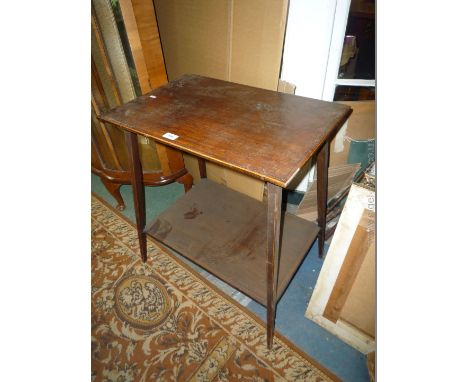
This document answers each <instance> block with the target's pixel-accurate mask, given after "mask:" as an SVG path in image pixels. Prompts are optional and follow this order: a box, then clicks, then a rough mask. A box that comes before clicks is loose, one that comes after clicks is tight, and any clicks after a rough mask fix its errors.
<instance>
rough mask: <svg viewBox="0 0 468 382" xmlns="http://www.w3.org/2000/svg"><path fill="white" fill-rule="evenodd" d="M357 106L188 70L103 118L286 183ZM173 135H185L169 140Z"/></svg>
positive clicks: (209, 157)
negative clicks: (237, 82) (265, 88)
mask: <svg viewBox="0 0 468 382" xmlns="http://www.w3.org/2000/svg"><path fill="white" fill-rule="evenodd" d="M351 111H352V110H351V108H350V107H348V106H345V105H340V104H337V103H332V102H325V101H319V100H314V99H311V98H304V97H298V96H294V95H290V94H283V93H278V92H274V91H269V90H264V89H259V88H253V87H250V86H245V85H239V84H235V83H231V82H226V81H221V80H216V79H211V78H207V77H202V76H196V75H185V76H183V77H181V78H180V79H178V80H176V81H174V82H170V83H168V84H167V85H164V86H162V87H160V88H158V89H156V90H153V91H151V92H150V93H148V94H146V95H143V96H141V97H138V98H136V99H135V100H133V101H131V102H128V103H127V104H125V105H123V106H119V107H117V108H115V109H113V110H111V111H109V112H107V113H105V114H103V115H101V117H100V118H101V119H102V120H104V121H106V122H110V123H113V124H115V125H117V126H120V127H123V128H124V129H127V130H129V131H132V132H135V133H137V134H141V135H144V136H147V137H149V138H153V139H154V140H155V141H157V142H160V143H163V144H166V145H168V146H171V147H175V148H177V149H180V150H182V151H184V152H187V153H191V154H194V155H195V156H198V157H202V158H205V159H207V160H208V161H212V162H214V163H217V164H220V165H222V166H225V167H228V168H232V169H234V170H237V171H239V172H242V173H245V174H247V175H250V176H252V177H255V178H258V179H261V180H264V181H268V182H271V183H273V184H276V185H278V186H281V187H285V186H286V185H287V184H288V183H289V182H290V181H291V180H292V179H293V178H294V176H295V175H296V174H297V172H298V171H299V169H300V168H301V167H302V166H303V165H304V164H305V163H306V162H307V160H308V159H310V158H311V157H312V156H313V155H314V154H316V153H317V151H318V150H319V149H320V147H321V146H322V144H323V143H324V142H325V141H326V140H329V139H332V138H333V136H334V135H335V134H336V132H337V131H338V130H339V128H340V127H341V126H342V125H343V123H344V122H345V120H346V119H347V118H348V116H349V115H350V114H351ZM166 133H171V134H175V135H177V138H176V139H175V140H171V139H168V138H165V137H164V136H163V135H164V134H166Z"/></svg>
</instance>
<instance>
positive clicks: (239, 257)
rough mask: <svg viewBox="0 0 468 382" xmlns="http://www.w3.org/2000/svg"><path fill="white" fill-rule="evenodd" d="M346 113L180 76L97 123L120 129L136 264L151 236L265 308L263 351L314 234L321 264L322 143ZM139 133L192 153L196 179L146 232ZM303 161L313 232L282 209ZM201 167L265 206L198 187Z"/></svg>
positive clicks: (204, 184) (203, 184)
mask: <svg viewBox="0 0 468 382" xmlns="http://www.w3.org/2000/svg"><path fill="white" fill-rule="evenodd" d="M351 111H352V110H351V108H349V107H348V106H345V105H341V104H336V103H331V102H324V101H318V100H314V99H310V98H303V97H298V96H294V95H289V94H283V93H277V92H274V91H269V90H263V89H258V88H253V87H250V86H244V85H239V84H234V83H231V82H225V81H220V80H215V79H211V78H206V77H201V76H195V75H186V76H183V77H181V78H180V79H179V80H177V81H174V82H170V83H168V84H166V85H165V86H163V87H160V88H158V89H156V90H153V91H151V92H149V93H147V94H145V95H143V96H141V97H138V98H136V99H135V100H133V101H131V102H128V103H127V104H125V105H122V106H119V107H117V108H115V109H113V110H110V111H109V112H107V113H105V114H103V115H101V117H100V118H101V119H102V120H103V121H106V122H109V123H113V124H115V125H116V126H119V127H121V128H123V129H124V130H125V134H126V139H127V146H128V150H129V157H130V167H131V171H132V187H133V198H134V204H135V215H136V226H137V231H138V239H139V243H140V251H141V257H142V260H143V261H146V235H150V236H151V237H153V238H155V239H156V240H158V241H160V242H162V243H163V244H165V245H167V246H168V247H170V248H172V249H174V250H175V251H177V252H179V253H181V254H182V255H183V256H185V257H187V258H188V259H190V260H192V261H193V262H195V263H196V264H198V265H200V266H201V267H203V268H205V269H206V270H207V271H209V272H211V273H213V274H214V275H216V276H217V277H219V278H220V279H222V280H224V281H225V282H227V283H228V284H230V285H232V286H233V287H234V288H236V289H238V290H240V291H242V292H243V293H245V294H246V295H248V296H249V297H251V298H252V299H254V300H256V301H258V302H259V303H260V304H262V305H264V306H266V307H267V343H268V347H269V348H271V346H272V342H273V334H274V322H275V313H276V304H277V301H278V300H279V298H280V297H281V295H282V294H283V292H284V291H285V289H286V287H287V286H288V284H289V281H290V280H291V278H292V277H293V275H294V273H295V272H296V270H297V268H298V267H299V265H300V263H301V262H302V260H303V258H304V256H305V255H306V253H307V252H308V250H309V248H310V246H311V245H312V243H313V242H314V241H315V239H316V238H317V236H318V239H319V256H320V257H322V256H323V246H324V241H325V223H326V205H327V188H328V185H327V179H328V156H329V145H330V141H331V140H332V139H333V137H334V136H335V134H336V133H337V132H338V130H339V129H340V127H341V126H342V125H343V123H344V122H345V121H346V119H347V118H348V116H349V115H350V114H351ZM137 134H140V135H143V136H146V137H149V138H152V139H154V140H155V141H156V142H158V143H161V144H164V145H167V146H170V147H174V148H176V149H179V150H181V151H184V152H187V153H190V154H192V155H195V156H196V157H198V158H199V160H198V161H199V168H200V175H201V177H202V179H201V181H200V182H199V183H198V184H197V185H196V186H194V187H193V188H192V190H191V191H189V192H188V193H187V194H185V195H184V196H182V197H181V198H180V199H179V200H177V201H176V202H175V203H174V204H173V205H171V206H170V207H169V208H168V209H167V210H166V211H164V212H163V213H162V214H160V215H159V216H158V217H157V218H156V219H155V220H154V221H153V222H152V223H151V224H148V225H146V213H145V197H144V187H143V183H142V168H141V163H140V157H139V152H138V143H137ZM311 157H313V159H315V160H316V163H317V183H318V225H317V224H315V223H312V222H309V221H306V220H303V219H300V218H298V217H296V216H294V215H291V214H289V213H286V212H282V211H281V199H282V188H284V187H286V186H287V185H288V184H289V183H290V182H291V181H292V180H293V178H294V177H295V175H296V174H297V173H298V171H299V170H300V168H301V167H302V166H303V165H304V164H305V163H306V162H307V161H308V160H309V159H310V158H311ZM206 160H208V161H211V162H213V163H217V164H219V165H221V166H225V167H228V168H231V169H233V170H235V171H239V172H241V173H244V174H247V175H249V176H252V177H254V178H257V179H260V180H262V181H264V182H265V183H266V191H267V197H266V199H267V200H265V201H264V202H259V201H257V200H254V199H252V198H250V197H247V196H245V195H243V194H240V193H238V192H236V191H233V190H231V189H228V188H227V187H225V186H222V185H219V184H217V183H214V182H212V181H210V180H208V179H206V164H205V161H206ZM280 253H281V256H280Z"/></svg>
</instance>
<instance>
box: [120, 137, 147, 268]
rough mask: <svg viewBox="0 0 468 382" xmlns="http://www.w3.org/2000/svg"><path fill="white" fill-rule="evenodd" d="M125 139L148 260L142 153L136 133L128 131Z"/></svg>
mask: <svg viewBox="0 0 468 382" xmlns="http://www.w3.org/2000/svg"><path fill="white" fill-rule="evenodd" d="M125 141H126V144H127V150H128V157H129V164H130V177H131V180H132V190H133V204H134V206H135V217H136V227H137V232H138V242H139V244H140V254H141V260H142V261H143V262H146V259H147V255H146V233H145V232H144V229H145V224H146V211H145V188H144V186H143V171H142V168H141V162H140V153H139V150H138V137H137V135H136V134H135V133H131V132H129V131H126V132H125Z"/></svg>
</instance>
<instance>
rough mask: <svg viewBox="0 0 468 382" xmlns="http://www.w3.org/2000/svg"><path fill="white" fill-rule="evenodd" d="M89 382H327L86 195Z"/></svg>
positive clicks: (309, 362) (307, 361)
mask: <svg viewBox="0 0 468 382" xmlns="http://www.w3.org/2000/svg"><path fill="white" fill-rule="evenodd" d="M91 261H92V263H91V265H92V289H91V293H92V298H91V303H92V317H91V319H92V332H91V336H92V337H91V341H92V351H91V352H92V353H91V356H92V360H91V369H92V370H91V374H92V381H119V382H124V381H226V382H227V381H284V380H286V381H332V380H338V378H337V377H336V376H334V375H333V374H332V373H331V372H329V371H328V370H326V369H325V368H323V367H322V366H320V365H319V364H318V363H317V362H316V361H314V360H313V359H311V358H310V357H308V356H307V355H306V354H304V353H303V352H301V351H300V350H299V349H298V348H297V347H295V346H294V345H293V344H292V343H290V342H289V341H287V340H286V339H285V338H283V337H282V336H281V335H278V334H277V335H276V336H275V341H274V345H273V349H272V350H271V351H270V350H268V348H267V346H266V330H265V324H264V323H263V322H262V321H261V320H260V319H259V318H257V317H256V316H255V315H253V314H252V313H250V312H249V311H247V309H246V308H244V307H242V306H241V305H240V304H238V303H237V302H236V301H234V300H233V299H232V298H230V297H229V296H227V295H225V294H224V293H223V292H221V291H220V290H219V289H217V288H216V287H214V286H212V285H211V284H210V283H209V282H207V281H206V280H204V279H203V278H202V277H201V276H200V275H198V274H197V273H196V272H195V271H193V270H191V269H190V268H189V267H188V266H187V265H186V264H184V263H183V262H182V261H180V260H179V259H177V258H176V257H175V256H173V255H172V254H170V253H169V252H168V251H167V250H164V249H162V248H161V247H160V246H158V245H156V243H155V242H153V241H152V240H149V242H148V262H147V263H146V264H144V263H142V262H141V260H140V257H139V250H138V241H137V238H136V231H135V228H134V226H133V225H132V224H131V223H130V222H129V221H128V220H127V219H126V218H125V217H123V216H122V215H120V214H119V213H118V212H117V211H116V210H114V209H113V208H112V207H110V206H108V205H107V204H106V203H105V202H103V201H101V200H100V199H99V198H97V197H95V196H93V197H92V260H91Z"/></svg>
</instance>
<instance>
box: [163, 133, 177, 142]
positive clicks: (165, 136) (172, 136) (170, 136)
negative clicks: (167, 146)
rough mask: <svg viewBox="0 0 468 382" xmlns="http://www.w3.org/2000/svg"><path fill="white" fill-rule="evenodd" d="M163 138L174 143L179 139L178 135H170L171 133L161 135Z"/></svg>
mask: <svg viewBox="0 0 468 382" xmlns="http://www.w3.org/2000/svg"><path fill="white" fill-rule="evenodd" d="M163 137H164V138H167V139H170V140H171V141H175V140H176V139H177V138H179V136H178V135H175V134H172V133H166V134H164V135H163Z"/></svg>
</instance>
